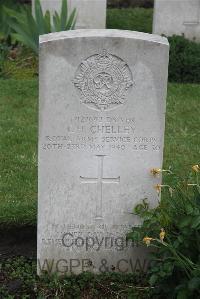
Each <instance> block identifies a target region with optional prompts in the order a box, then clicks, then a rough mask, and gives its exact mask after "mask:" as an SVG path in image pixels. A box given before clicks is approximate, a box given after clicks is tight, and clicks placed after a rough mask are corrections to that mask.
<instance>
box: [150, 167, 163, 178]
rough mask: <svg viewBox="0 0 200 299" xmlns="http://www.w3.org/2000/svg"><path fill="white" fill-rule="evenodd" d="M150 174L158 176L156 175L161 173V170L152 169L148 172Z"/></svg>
mask: <svg viewBox="0 0 200 299" xmlns="http://www.w3.org/2000/svg"><path fill="white" fill-rule="evenodd" d="M150 172H151V174H152V175H153V176H158V175H159V174H160V173H161V172H162V169H160V168H152V169H151V170H150Z"/></svg>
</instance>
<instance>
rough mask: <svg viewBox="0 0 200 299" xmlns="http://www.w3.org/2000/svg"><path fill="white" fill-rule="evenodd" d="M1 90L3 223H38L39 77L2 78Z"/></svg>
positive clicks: (0, 193)
mask: <svg viewBox="0 0 200 299" xmlns="http://www.w3.org/2000/svg"><path fill="white" fill-rule="evenodd" d="M0 90H1V96H0V115H1V119H0V140H1V143H0V223H1V224H3V223H12V224H13V225H15V224H19V223H20V224H21V225H23V224H27V223H33V222H34V223H35V221H36V202H37V98H38V94H37V90H38V84H37V80H30V81H29V80H26V81H23V80H1V81H0Z"/></svg>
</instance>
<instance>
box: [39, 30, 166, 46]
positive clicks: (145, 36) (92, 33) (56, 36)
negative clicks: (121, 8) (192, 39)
mask: <svg viewBox="0 0 200 299" xmlns="http://www.w3.org/2000/svg"><path fill="white" fill-rule="evenodd" d="M82 37H84V38H85V37H118V38H131V39H136V40H145V41H149V42H153V43H158V44H163V45H167V46H168V45H169V43H168V40H167V38H166V37H163V36H159V35H156V34H150V33H144V32H138V31H130V30H118V29H79V30H68V31H61V32H54V33H49V34H44V35H40V44H43V43H46V42H51V41H56V40H61V39H68V38H82Z"/></svg>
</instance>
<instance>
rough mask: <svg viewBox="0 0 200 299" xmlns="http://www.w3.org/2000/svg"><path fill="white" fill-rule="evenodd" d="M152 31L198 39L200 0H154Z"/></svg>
mask: <svg viewBox="0 0 200 299" xmlns="http://www.w3.org/2000/svg"><path fill="white" fill-rule="evenodd" d="M153 33H155V34H160V35H162V34H164V35H166V36H172V35H184V36H185V37H186V38H188V39H191V40H196V41H200V0H155V1H154V20H153Z"/></svg>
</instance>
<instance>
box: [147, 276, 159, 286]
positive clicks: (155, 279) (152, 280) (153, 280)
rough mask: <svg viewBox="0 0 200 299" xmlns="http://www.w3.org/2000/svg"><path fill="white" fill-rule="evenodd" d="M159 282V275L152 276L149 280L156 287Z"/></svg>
mask: <svg viewBox="0 0 200 299" xmlns="http://www.w3.org/2000/svg"><path fill="white" fill-rule="evenodd" d="M157 280H158V275H156V274H153V275H151V277H150V279H149V283H150V285H155V283H156V281H157Z"/></svg>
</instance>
